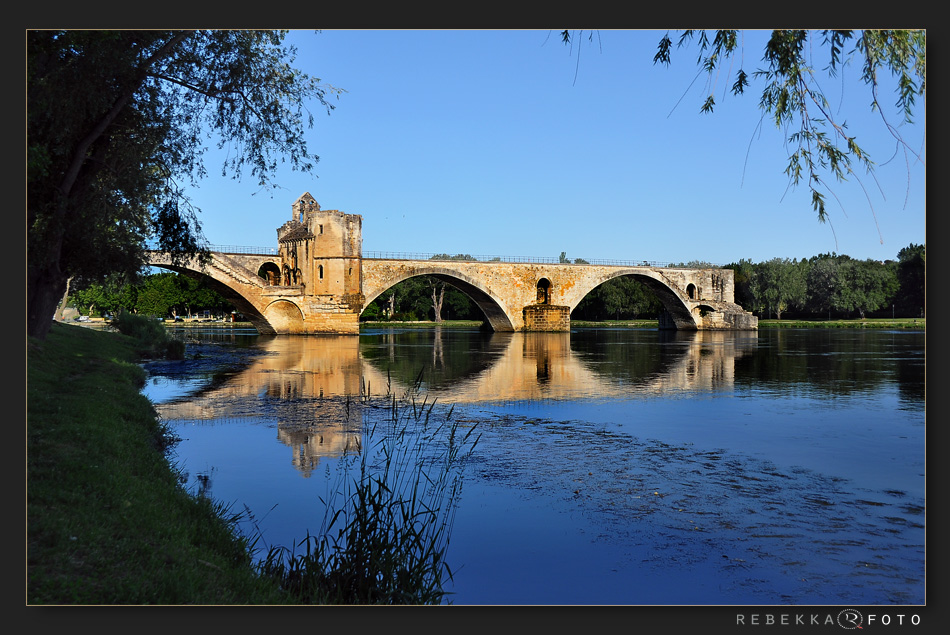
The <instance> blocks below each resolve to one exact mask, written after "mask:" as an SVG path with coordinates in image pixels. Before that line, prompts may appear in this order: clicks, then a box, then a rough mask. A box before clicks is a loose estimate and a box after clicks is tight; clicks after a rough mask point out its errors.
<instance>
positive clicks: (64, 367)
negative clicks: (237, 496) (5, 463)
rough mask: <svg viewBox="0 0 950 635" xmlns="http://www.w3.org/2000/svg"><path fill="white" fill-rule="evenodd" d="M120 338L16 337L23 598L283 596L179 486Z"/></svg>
mask: <svg viewBox="0 0 950 635" xmlns="http://www.w3.org/2000/svg"><path fill="white" fill-rule="evenodd" d="M137 362H138V352H137V350H136V349H135V346H134V344H133V341H132V339H131V338H128V337H125V336H122V335H119V334H117V333H113V332H106V331H102V330H99V329H90V328H75V327H73V326H71V325H63V324H59V323H54V324H53V325H52V328H51V330H50V333H49V335H48V337H47V339H46V340H44V341H39V340H35V339H32V338H30V339H29V340H28V343H27V604H28V605H38V604H272V603H282V604H287V603H290V602H288V599H287V598H286V597H284V595H283V594H282V593H281V592H280V591H279V589H278V588H277V586H276V584H274V583H273V582H270V581H268V580H265V579H263V578H261V577H260V576H258V575H257V574H256V572H255V570H254V569H253V567H252V564H251V557H250V551H249V549H250V548H251V547H252V545H251V544H249V541H248V540H246V539H244V538H242V537H240V536H239V535H238V533H237V532H235V531H234V526H235V525H234V524H233V521H234V519H235V517H234V514H233V513H232V511H231V510H227V509H225V508H222V507H220V506H217V505H215V504H214V503H212V502H210V501H208V500H207V499H204V498H199V497H197V496H193V495H192V494H191V493H189V492H186V491H185V490H184V489H183V488H182V486H181V485H180V482H179V475H178V473H177V472H176V470H175V468H174V466H173V465H172V464H171V463H170V461H169V458H168V455H167V452H166V450H167V449H168V448H169V446H170V445H171V444H172V443H173V442H174V439H171V438H170V437H169V435H168V434H167V431H166V430H165V429H164V428H163V427H162V425H161V423H160V422H159V421H158V420H157V418H156V416H155V411H154V409H153V408H152V405H151V403H150V402H149V401H148V399H146V398H145V397H144V396H143V395H142V394H141V392H140V389H141V387H142V385H143V383H144V381H145V373H144V371H143V370H142V368H141V367H140V366H139V365H138V363H137Z"/></svg>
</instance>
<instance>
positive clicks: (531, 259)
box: [363, 251, 722, 269]
mask: <svg viewBox="0 0 950 635" xmlns="http://www.w3.org/2000/svg"><path fill="white" fill-rule="evenodd" d="M363 258H371V259H378V260H436V261H455V262H511V263H524V264H534V263H539V264H554V265H557V264H561V265H602V266H607V267H610V266H614V267H663V268H677V267H679V268H689V269H692V268H695V265H687V264H682V263H680V264H675V263H671V262H669V261H659V260H605V259H603V258H589V259H588V258H575V259H573V260H571V259H570V258H568V259H566V260H561V259H560V258H552V257H546V256H473V255H471V254H464V255H456V256H450V255H447V254H424V253H422V254H420V253H403V252H392V251H364V252H363ZM703 265H705V266H708V267H711V268H718V267H721V266H722V265H718V264H712V263H703Z"/></svg>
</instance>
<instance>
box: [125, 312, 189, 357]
mask: <svg viewBox="0 0 950 635" xmlns="http://www.w3.org/2000/svg"><path fill="white" fill-rule="evenodd" d="M112 326H113V327H114V328H115V329H116V330H117V331H119V332H120V333H122V334H123V335H128V336H129V337H131V338H132V339H134V340H135V341H136V344H137V346H138V349H139V350H140V351H141V353H142V355H144V356H146V357H167V358H169V359H184V357H185V343H184V342H181V341H178V340H175V339H172V338H170V337H168V331H166V330H165V326H164V324H163V323H162V322H159V321H158V320H156V319H155V318H152V317H146V316H143V315H136V314H134V313H120V314H119V315H118V317H116V318H115V319H114V320H112Z"/></svg>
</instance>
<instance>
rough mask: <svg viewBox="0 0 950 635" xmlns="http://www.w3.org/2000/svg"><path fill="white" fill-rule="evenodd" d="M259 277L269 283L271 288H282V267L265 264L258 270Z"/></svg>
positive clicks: (271, 263)
mask: <svg viewBox="0 0 950 635" xmlns="http://www.w3.org/2000/svg"><path fill="white" fill-rule="evenodd" d="M257 275H258V276H260V277H261V278H263V279H264V280H266V281H267V284H268V285H270V286H280V279H281V278H280V267H278V266H277V265H276V264H274V263H273V262H265V263H264V264H263V265H261V268H260V269H258V270H257Z"/></svg>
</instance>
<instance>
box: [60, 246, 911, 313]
mask: <svg viewBox="0 0 950 635" xmlns="http://www.w3.org/2000/svg"><path fill="white" fill-rule="evenodd" d="M434 258H438V259H442V260H445V259H454V260H470V259H471V256H468V255H467V254H458V255H456V256H448V255H446V254H440V255H438V256H434ZM561 259H562V261H564V253H563V252H562V254H561ZM580 264H583V263H582V262H581V263H580ZM681 266H689V267H703V266H711V265H708V264H706V263H700V262H690V263H681ZM725 268H727V269H732V270H733V271H735V301H736V303H737V304H739V305H740V306H742V308H744V309H745V310H747V311H751V312H752V313H755V314H756V315H758V316H759V317H761V318H766V319H768V318H776V319H783V318H784V319H789V318H796V319H842V318H862V319H863V318H867V317H915V318H916V317H924V315H925V304H924V300H925V296H924V289H925V284H924V281H925V269H926V253H925V249H924V245H916V244H913V243H912V244H910V245H908V246H907V247H905V248H903V249H901V250H900V252H899V253H898V254H897V259H896V260H887V261H884V262H880V261H877V260H855V259H853V258H851V257H849V256H846V255H838V254H834V253H829V254H821V255H818V256H813V257H812V258H809V259H807V260H806V259H802V260H797V259H792V260H789V259H788V258H773V259H771V260H767V261H765V262H758V263H756V262H752V261H750V260H740V261H739V262H737V263H732V264H729V265H726V267H725ZM71 293H72V296H71V298H70V299H71V303H72V305H73V306H75V307H76V308H77V309H78V310H79V312H80V313H82V314H86V315H105V314H109V313H111V314H117V313H119V312H121V311H123V310H124V311H129V312H132V313H140V314H145V315H155V316H159V317H169V316H175V315H194V314H196V313H201V314H203V313H204V312H205V311H208V312H209V313H210V314H212V315H225V314H229V313H230V312H231V311H232V310H233V306H232V305H231V304H230V303H229V302H228V301H227V300H226V299H225V298H224V297H222V296H221V295H220V294H218V293H217V292H215V291H214V290H212V289H211V288H210V287H209V286H208V285H207V284H206V283H205V282H203V281H201V280H195V279H193V278H190V277H188V276H182V275H177V274H174V273H157V274H152V275H149V276H145V277H144V278H143V280H142V281H141V282H140V283H138V284H134V285H133V284H125V283H119V282H114V281H113V282H109V281H107V282H104V283H93V284H86V285H83V286H82V288H74V289H73V290H72V292H71ZM662 308H663V307H662V305H661V304H660V302H659V300H657V298H656V295H654V293H653V292H652V291H651V290H650V289H649V288H648V287H646V286H645V285H644V284H641V283H640V282H638V281H637V280H636V278H635V277H632V276H623V277H620V278H613V279H612V280H608V281H607V282H605V283H603V284H601V285H600V286H598V287H597V288H596V289H594V290H593V291H591V292H590V293H589V294H587V296H586V297H585V298H584V299H583V300H581V302H580V304H578V305H577V307H576V308H575V309H574V311H573V312H572V313H571V317H572V318H573V319H576V320H625V319H655V318H656V317H657V316H658V314H659V312H660V311H661V310H662ZM483 318H484V316H483V315H482V312H481V310H480V309H479V308H478V306H476V304H475V303H474V302H473V301H472V300H471V299H470V298H469V297H468V296H467V295H465V294H464V293H463V292H461V291H459V290H458V289H456V288H455V287H453V286H452V285H451V284H450V283H448V282H445V281H443V280H439V279H437V278H434V277H432V276H417V277H415V278H409V279H408V280H403V281H402V282H400V283H398V284H396V285H394V286H393V287H391V288H390V289H388V290H387V291H386V292H385V293H383V294H382V295H380V296H379V297H378V298H376V299H375V300H374V301H373V302H371V303H370V304H369V305H368V306H367V307H366V308H365V309H364V311H363V314H362V315H361V319H363V320H398V321H415V320H434V321H442V320H481V319H483Z"/></svg>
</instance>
